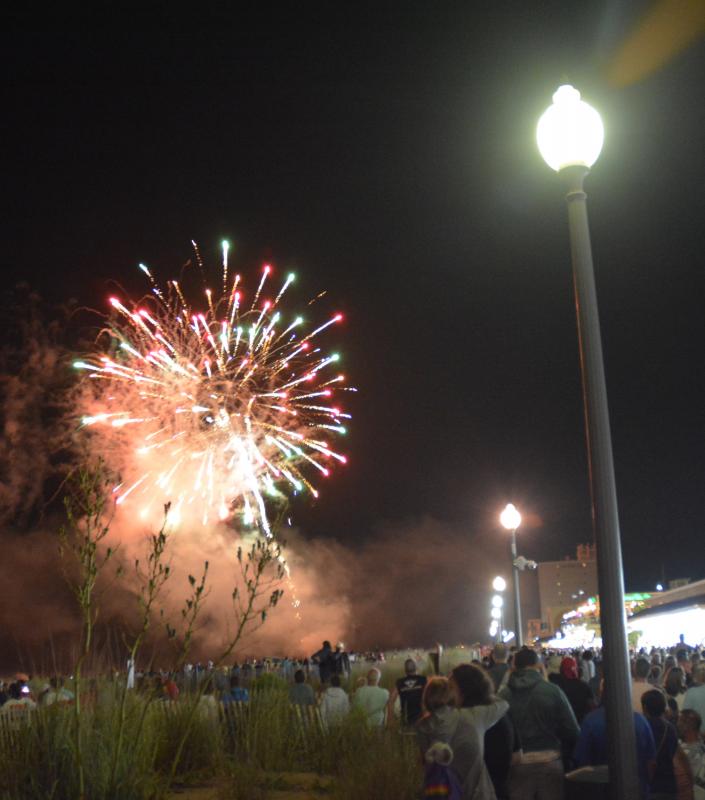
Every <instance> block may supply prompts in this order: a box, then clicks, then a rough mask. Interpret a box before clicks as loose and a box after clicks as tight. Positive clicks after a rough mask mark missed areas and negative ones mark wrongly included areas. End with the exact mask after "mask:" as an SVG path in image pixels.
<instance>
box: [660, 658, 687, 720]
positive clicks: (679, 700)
mask: <svg viewBox="0 0 705 800" xmlns="http://www.w3.org/2000/svg"><path fill="white" fill-rule="evenodd" d="M663 688H664V689H665V691H666V699H667V701H668V706H669V708H670V709H671V716H672V722H673V723H674V725H675V723H676V722H677V721H678V714H679V712H680V710H681V709H682V708H683V704H684V703H685V694H686V688H687V687H686V685H685V673H684V672H683V670H682V669H681V668H680V667H673V669H671V670H670V671H669V673H668V675H667V677H666V680H665V681H664V684H663Z"/></svg>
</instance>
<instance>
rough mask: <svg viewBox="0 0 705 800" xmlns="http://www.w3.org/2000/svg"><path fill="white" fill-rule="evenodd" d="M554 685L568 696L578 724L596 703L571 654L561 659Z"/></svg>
mask: <svg viewBox="0 0 705 800" xmlns="http://www.w3.org/2000/svg"><path fill="white" fill-rule="evenodd" d="M556 685H557V686H558V687H559V689H561V690H562V691H563V693H564V694H565V696H566V697H567V698H568V702H569V703H570V707H571V708H572V709H573V713H574V714H575V718H576V720H577V721H578V725H580V723H581V722H582V721H583V720H584V719H585V716H586V715H587V714H588V713H589V712H590V711H592V710H593V709H594V708H595V706H596V705H597V703H596V702H595V695H594V693H593V691H592V689H591V688H590V686H589V685H588V684H587V683H585V682H584V681H581V680H580V678H579V677H578V663H577V661H576V660H575V659H574V658H573V657H572V656H566V657H565V658H564V659H562V660H561V664H560V673H559V675H558V680H557V681H556ZM571 749H572V748H571Z"/></svg>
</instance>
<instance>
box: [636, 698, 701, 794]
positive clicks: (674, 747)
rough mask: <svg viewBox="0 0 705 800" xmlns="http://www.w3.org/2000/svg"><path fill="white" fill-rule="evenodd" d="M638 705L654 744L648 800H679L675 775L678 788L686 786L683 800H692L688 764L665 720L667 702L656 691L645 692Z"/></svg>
mask: <svg viewBox="0 0 705 800" xmlns="http://www.w3.org/2000/svg"><path fill="white" fill-rule="evenodd" d="M641 705H642V708H643V709H644V716H645V717H646V719H647V721H648V723H649V725H650V727H651V732H652V734H653V736H654V742H655V743H656V768H655V769H654V772H653V774H652V776H651V781H650V786H651V793H650V795H649V798H650V800H678V797H679V791H678V788H679V787H678V783H677V781H676V775H677V774H678V775H679V776H680V778H681V780H680V783H681V784H683V783H685V782H686V781H687V783H688V785H687V786H684V787H683V792H684V796H686V797H688V796H690V798H692V796H693V786H692V777H691V776H690V764H689V763H688V759H687V758H686V756H685V753H684V752H683V751H682V750H681V749H680V747H679V746H678V733H677V732H676V728H675V726H674V725H672V724H671V723H670V722H668V720H667V719H666V717H665V714H666V698H665V697H664V695H663V692H661V691H659V690H658V689H650V690H649V691H648V692H644V694H643V695H642V698H641Z"/></svg>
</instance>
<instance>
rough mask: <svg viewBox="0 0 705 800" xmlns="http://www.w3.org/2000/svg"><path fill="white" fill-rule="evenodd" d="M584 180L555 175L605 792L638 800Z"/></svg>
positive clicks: (580, 174)
mask: <svg viewBox="0 0 705 800" xmlns="http://www.w3.org/2000/svg"><path fill="white" fill-rule="evenodd" d="M587 173H588V169H587V168H586V167H576V166H571V167H566V168H564V169H562V170H561V171H560V175H561V177H562V178H563V179H564V180H565V182H566V186H567V189H568V192H567V194H566V200H567V203H568V222H569V225H570V251H571V258H572V262H573V282H574V288H575V308H576V314H577V322H578V340H579V347H580V369H581V374H582V383H583V407H584V412H585V431H586V438H587V450H588V468H589V475H590V492H591V496H592V524H593V531H594V535H595V544H596V547H597V577H598V586H599V592H600V627H601V629H602V647H603V664H604V677H605V684H606V686H607V703H606V713H607V736H608V741H609V746H608V748H607V753H608V763H609V775H610V791H611V796H612V798H613V800H638V798H640V797H641V790H640V787H639V777H638V771H637V752H636V737H635V733H634V723H633V714H632V704H631V674H630V670H629V649H628V643H627V623H626V614H625V610H624V577H623V571H622V550H621V544H620V534H619V517H618V513H617V489H616V484H615V477H614V464H613V461H612V439H611V435H610V423H609V410H608V406H607V387H606V385H605V372H604V364H603V359H602V340H601V337H600V320H599V315H598V310H597V293H596V291H595V275H594V271H593V264H592V250H591V248H590V231H589V228H588V216H587V204H586V198H587V195H586V194H585V192H584V191H583V180H584V178H585V176H586V175H587Z"/></svg>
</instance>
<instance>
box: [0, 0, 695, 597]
mask: <svg viewBox="0 0 705 800" xmlns="http://www.w3.org/2000/svg"><path fill="white" fill-rule="evenodd" d="M578 5H579V6H580V7H579V8H578ZM439 7H444V8H445V11H442V12H439V11H438V8H439ZM493 7H494V8H496V9H497V10H495V11H492V12H491V13H489V14H487V15H480V14H478V13H476V12H474V11H473V10H472V8H471V7H470V6H469V5H468V6H465V7H464V10H457V9H460V8H461V7H460V5H458V6H457V8H456V11H455V12H453V11H452V10H450V6H445V4H427V3H424V4H417V8H418V10H417V11H416V12H412V8H413V4H397V12H399V11H400V9H403V10H404V13H403V14H401V13H393V12H391V11H390V12H382V11H379V10H378V11H376V12H375V15H374V17H368V16H365V15H363V14H362V13H361V12H360V13H359V14H358V12H356V11H355V6H353V5H351V6H346V8H347V9H349V10H348V16H347V17H343V16H339V17H336V18H332V17H331V18H326V17H319V18H316V19H313V18H311V19H305V18H304V16H301V15H300V13H299V11H298V10H297V12H296V14H294V13H293V11H292V12H291V14H289V15H285V16H281V17H279V18H277V17H276V16H273V17H272V18H271V19H269V20H268V21H267V22H266V23H265V22H262V23H254V22H253V23H247V24H244V23H242V22H238V23H236V22H235V21H234V20H229V19H226V18H222V19H220V20H217V19H211V20H204V21H203V24H202V25H197V26H194V28H195V30H192V31H189V32H187V33H186V32H179V33H177V32H171V31H170V29H169V27H168V26H166V27H161V29H160V30H159V32H158V33H157V34H155V33H153V32H149V33H147V32H145V33H130V34H126V33H122V32H120V30H119V29H112V28H104V29H101V30H100V31H93V32H91V33H87V32H86V33H72V34H68V33H65V32H63V33H58V32H47V31H46V30H44V31H42V32H34V33H28V32H26V31H25V32H23V33H19V32H17V31H15V32H14V33H7V32H6V33H5V34H3V39H4V41H3V53H4V56H3V61H4V68H3V78H2V82H3V94H4V101H3V112H4V137H3V138H4V146H3V149H2V150H3V154H2V157H3V162H4V164H3V170H2V174H3V185H4V191H3V212H2V220H3V223H2V227H3V245H2V250H1V255H0V258H1V259H2V269H3V275H4V278H5V286H6V287H8V288H9V287H12V286H13V285H14V284H16V283H17V282H19V281H25V282H27V283H28V284H29V285H30V286H31V287H32V289H34V290H35V291H37V292H38V293H39V294H41V295H42V296H43V297H44V298H45V300H46V301H47V302H49V303H62V302H66V301H68V300H69V299H71V298H76V300H77V301H78V302H80V303H86V304H88V305H90V306H93V307H96V308H104V304H105V300H106V297H107V295H108V292H109V291H110V286H111V283H110V281H111V279H115V280H117V281H119V282H120V283H121V284H122V285H124V286H125V287H126V288H127V289H128V290H129V291H130V292H131V293H132V294H133V295H134V296H139V294H140V293H141V292H143V291H144V290H145V288H146V286H145V284H144V283H143V281H142V277H143V276H141V273H139V271H138V270H137V269H136V265H137V263H138V262H139V261H144V262H145V263H148V264H149V265H150V266H151V267H152V268H153V269H154V271H155V272H156V273H157V274H158V275H159V276H160V277H161V278H162V279H166V278H169V277H171V276H172V275H174V274H175V272H176V271H177V270H178V269H179V268H180V266H181V265H182V264H183V263H184V262H185V261H186V260H187V259H188V258H190V257H191V255H192V252H191V245H190V241H191V239H195V240H196V241H197V242H198V243H199V245H200V247H201V250H202V252H203V254H204V255H205V257H206V259H207V261H209V262H210V264H211V265H212V267H213V269H214V271H215V273H214V274H217V265H218V258H219V246H220V241H221V240H222V239H223V238H227V239H229V240H230V242H231V245H232V250H231V261H232V263H233V265H234V266H235V267H236V268H237V269H238V271H241V272H243V274H245V275H248V274H249V275H252V274H253V273H254V272H255V271H256V270H258V269H259V268H260V266H261V264H262V263H263V261H265V260H271V262H272V264H273V265H274V267H275V269H277V270H282V271H283V270H289V269H290V268H295V270H296V271H297V276H298V286H297V292H296V298H297V300H298V301H299V302H300V303H301V304H302V305H303V304H304V303H305V301H306V300H308V298H309V297H311V296H313V295H314V294H316V293H317V292H319V291H321V290H322V289H327V290H328V301H329V303H330V305H329V307H330V308H332V309H333V310H341V311H343V312H344V313H345V319H346V321H345V324H344V326H343V327H342V328H341V329H339V330H337V331H336V336H339V342H340V346H339V349H340V352H341V353H342V355H343V364H344V368H345V371H346V374H347V375H349V377H350V381H351V383H352V384H353V385H355V386H357V387H358V389H359V392H358V394H357V396H356V397H355V398H354V401H353V402H352V409H351V410H352V412H353V414H354V420H353V423H352V425H351V426H350V428H351V432H350V436H349V443H348V447H349V455H350V463H349V465H348V467H346V468H345V469H343V470H339V471H338V472H337V474H336V476H335V478H333V479H331V482H330V483H329V484H327V485H326V487H325V491H324V492H323V495H322V497H321V499H320V501H319V502H318V503H317V504H316V505H314V506H305V505H303V504H302V505H301V506H300V507H297V508H296V509H295V516H296V519H297V521H298V523H299V524H300V525H301V526H302V529H303V532H304V535H307V536H317V537H330V538H334V539H336V540H338V541H339V542H341V543H343V544H345V545H346V546H348V547H351V548H353V549H354V548H356V547H362V546H364V544H365V543H366V542H369V541H370V540H371V539H373V538H374V537H375V536H376V535H377V532H378V531H379V530H380V529H381V528H383V527H384V526H385V525H390V524H391V525H393V526H394V527H395V529H396V530H398V531H401V533H400V534H399V542H400V544H399V546H400V548H403V547H404V543H403V535H404V534H403V530H404V526H405V525H408V526H409V528H414V527H418V525H420V524H421V521H422V520H423V519H424V518H427V517H430V518H432V519H434V520H437V521H439V522H440V523H441V524H447V525H448V526H450V527H452V528H453V530H456V531H458V530H461V531H462V530H467V535H468V537H470V538H472V537H474V539H475V540H476V542H477V547H478V548H484V549H485V550H487V551H491V552H492V553H493V554H495V555H496V556H497V557H499V556H500V555H501V556H502V557H504V556H505V555H506V557H507V558H508V552H507V551H506V550H505V549H504V548H505V547H506V541H504V540H503V538H502V537H503V535H504V534H503V533H502V532H500V530H498V524H497V517H498V514H499V511H500V510H501V508H502V507H503V506H504V504H505V503H507V502H509V501H511V502H514V503H515V504H516V505H517V506H518V507H519V509H520V510H521V511H522V512H523V513H524V515H525V517H526V523H527V524H526V526H525V527H524V528H522V529H521V530H520V538H521V550H522V552H524V553H525V554H526V555H527V557H530V558H535V559H537V560H541V559H555V558H560V557H562V556H564V555H567V554H572V553H574V548H575V545H576V544H577V543H579V542H581V541H588V540H590V539H591V536H592V534H591V522H590V510H589V494H588V483H587V467H586V455H585V438H584V432H583V417H582V406H581V390H580V374H579V363H578V349H577V335H576V328H575V313H574V306H573V298H572V284H571V271H570V256H569V243H568V228H567V218H566V211H565V207H564V201H563V193H562V189H561V186H560V182H559V180H558V178H557V177H556V175H555V174H554V173H552V172H551V171H550V170H549V169H548V167H546V165H545V164H544V163H543V161H542V159H541V157H540V156H539V154H538V151H537V149H536V146H535V139H534V130H535V124H536V121H537V120H538V117H539V116H540V114H541V113H542V112H543V110H544V109H545V108H546V107H547V106H548V105H549V103H550V101H551V95H552V93H553V91H555V89H556V88H557V86H558V85H559V84H560V83H562V82H571V83H573V84H574V85H575V86H576V87H577V88H579V89H580V90H581V92H582V93H583V96H584V98H585V99H586V100H587V101H588V102H590V103H591V104H592V105H594V106H595V107H596V108H598V109H599V110H600V112H601V113H602V116H603V119H604V121H605V128H606V141H605V147H604V150H603V153H602V156H601V157H600V159H599V160H598V162H597V164H596V165H595V167H594V169H593V172H592V174H591V175H590V176H589V178H588V180H587V184H586V189H587V192H588V195H589V200H588V202H589V213H590V221H591V233H592V244H593V253H594V260H595V270H596V279H597V287H598V298H599V303H600V314H601V322H602V336H603V346H604V351H605V360H606V375H607V388H608V393H609V401H610V412H611V423H612V432H613V444H614V454H615V465H616V473H617V482H618V497H619V505H620V517H621V527H622V541H623V548H624V562H625V571H626V583H627V586H628V588H631V589H637V588H649V587H652V586H653V585H654V583H655V582H656V581H657V580H660V579H661V577H662V571H663V573H664V574H665V577H666V579H668V578H675V577H681V576H689V577H692V578H701V577H704V576H705V547H704V546H703V542H704V541H705V536H704V532H703V512H702V504H703V496H704V492H703V478H704V476H705V455H704V453H705V436H704V421H705V415H704V414H703V408H705V402H704V401H705V381H704V379H703V365H704V360H703V349H704V348H703V343H704V341H705V337H704V335H703V334H704V333H705V330H704V326H703V310H704V309H705V277H704V275H705V270H704V268H705V256H704V255H703V253H704V252H705V180H704V176H705V146H704V139H705V137H704V131H705V103H704V102H703V88H702V87H703V78H704V77H705V43H704V42H703V40H702V39H701V40H700V41H699V42H696V43H695V44H693V45H691V46H690V47H688V48H686V49H684V50H683V51H682V52H680V53H679V54H677V55H675V56H674V57H672V58H671V59H670V60H669V61H668V62H667V63H665V64H664V65H662V66H661V67H660V68H658V69H656V70H654V71H652V72H650V73H648V74H644V75H641V76H638V77H636V78H634V77H633V76H632V77H625V76H624V75H621V76H620V74H619V71H618V70H617V69H616V68H615V64H616V63H617V62H616V59H617V56H618V54H619V52H620V47H622V46H623V45H624V43H625V42H626V41H628V39H629V36H630V35H631V33H632V32H633V31H634V30H635V28H636V27H637V25H638V23H639V21H640V20H641V19H643V17H644V15H645V14H646V12H647V11H648V9H649V7H650V4H648V3H643V2H619V3H615V2H594V3H583V4H575V3H565V2H561V3H557V2H544V3H540V4H539V3H532V4H525V5H521V4H517V3H511V4H509V3H508V4H501V3H500V4H497V5H496V6H493ZM340 13H342V12H340ZM647 55H648V54H647V53H645V54H644V58H645V61H646V60H648V59H647V58H646V56H647ZM623 84H626V85H623ZM250 283H251V281H250ZM6 299H7V298H6ZM290 300H291V298H290ZM336 336H333V337H329V339H328V341H331V342H332V341H335V339H336ZM448 558H449V559H451V560H452V559H453V551H452V548H449V552H448ZM476 577H477V576H476V575H475V574H474V572H473V565H472V564H471V563H469V564H468V580H472V579H474V578H476ZM482 577H483V579H484V576H482Z"/></svg>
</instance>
